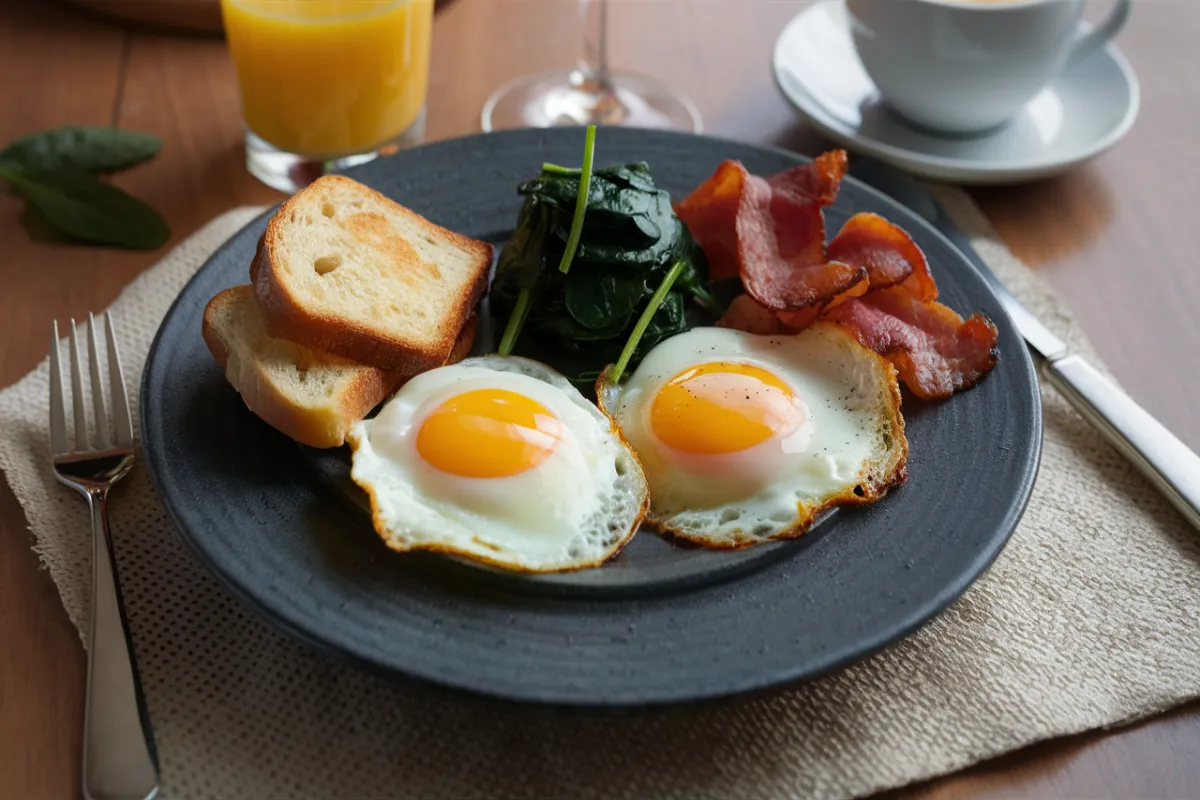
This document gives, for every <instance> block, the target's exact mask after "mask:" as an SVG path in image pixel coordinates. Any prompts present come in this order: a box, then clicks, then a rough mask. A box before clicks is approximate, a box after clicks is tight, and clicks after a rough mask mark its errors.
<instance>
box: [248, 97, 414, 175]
mask: <svg viewBox="0 0 1200 800" xmlns="http://www.w3.org/2000/svg"><path fill="white" fill-rule="evenodd" d="M424 138H425V109H421V112H420V114H418V115H417V118H416V120H415V121H414V122H413V123H412V125H410V126H409V127H408V129H407V130H405V131H404V132H403V133H401V134H399V135H398V136H394V137H392V138H391V139H389V140H388V141H386V142H383V143H381V144H379V145H377V146H376V147H373V148H371V149H370V150H367V151H365V152H362V153H346V154H342V155H337V156H307V155H301V154H299V153H289V152H287V151H286V150H280V149H279V148H278V147H275V146H274V145H273V144H271V143H270V142H268V141H266V140H265V139H263V138H261V137H260V136H257V135H255V134H254V132H253V131H250V130H247V131H246V169H247V170H249V171H250V174H251V175H253V176H254V177H256V178H258V179H259V180H260V181H262V182H263V183H265V184H266V185H267V186H270V187H271V188H272V189H278V190H279V191H281V192H286V193H288V194H292V193H294V192H298V191H300V190H301V189H303V188H304V187H305V186H307V185H308V184H310V183H312V182H313V181H315V180H316V179H317V178H319V177H321V176H322V175H328V174H330V173H332V172H339V171H341V170H344V169H346V168H348V167H354V166H357V165H359V164H365V163H367V162H368V161H372V160H374V159H376V158H378V157H379V156H384V155H390V154H392V153H394V152H396V151H398V150H405V149H407V148H409V147H414V146H416V145H418V144H420V143H421V142H422V141H423V140H424Z"/></svg>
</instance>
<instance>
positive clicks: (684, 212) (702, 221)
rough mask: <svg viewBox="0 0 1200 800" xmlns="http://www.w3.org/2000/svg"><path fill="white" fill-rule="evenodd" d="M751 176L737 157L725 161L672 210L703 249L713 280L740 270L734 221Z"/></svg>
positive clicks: (735, 275) (736, 219)
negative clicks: (735, 159) (736, 159)
mask: <svg viewBox="0 0 1200 800" xmlns="http://www.w3.org/2000/svg"><path fill="white" fill-rule="evenodd" d="M752 177H753V176H751V175H750V173H749V172H747V171H746V168H745V167H743V166H742V164H741V162H740V161H725V162H723V163H722V164H721V166H719V167H717V171H716V172H714V173H713V174H712V177H711V178H709V179H708V180H706V181H705V182H704V183H702V184H700V185H699V186H697V187H696V188H695V189H694V190H693V191H692V193H691V194H689V195H688V196H687V197H685V198H684V199H683V200H682V201H680V202H679V203H677V204H676V205H675V213H676V214H678V215H679V218H680V219H681V220H683V224H685V225H687V227H688V230H689V231H691V233H692V237H693V238H694V239H695V240H696V241H697V242H698V243H699V245H700V247H701V248H702V249H703V250H704V255H705V256H706V257H707V258H708V275H709V277H710V278H711V279H712V280H714V281H720V280H725V279H726V278H736V277H737V276H738V275H739V274H740V271H741V259H740V257H739V253H740V250H741V244H740V241H739V233H738V221H739V220H740V219H741V218H742V213H741V206H742V202H743V198H744V196H745V194H746V185H747V183H748V182H749V181H750V179H751V178H752ZM756 180H760V181H761V180H762V179H761V178H756Z"/></svg>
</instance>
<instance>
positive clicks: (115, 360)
mask: <svg viewBox="0 0 1200 800" xmlns="http://www.w3.org/2000/svg"><path fill="white" fill-rule="evenodd" d="M104 323H105V325H104V327H105V328H106V329H107V330H108V380H109V382H110V383H111V384H112V404H113V431H114V432H115V433H116V435H117V446H118V447H133V419H132V418H131V417H130V416H129V398H128V396H127V395H126V394H125V376H124V374H123V373H122V372H121V354H120V353H118V352H117V331H116V328H115V327H114V326H113V318H112V312H111V311H106V312H105V314H104Z"/></svg>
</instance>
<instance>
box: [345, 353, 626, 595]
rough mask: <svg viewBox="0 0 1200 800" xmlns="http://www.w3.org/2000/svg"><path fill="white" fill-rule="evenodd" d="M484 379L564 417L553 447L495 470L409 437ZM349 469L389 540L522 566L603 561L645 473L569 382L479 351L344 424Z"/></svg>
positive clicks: (535, 568) (533, 568)
mask: <svg viewBox="0 0 1200 800" xmlns="http://www.w3.org/2000/svg"><path fill="white" fill-rule="evenodd" d="M483 388H496V389H507V390H510V391H513V392H516V393H518V394H522V395H524V396H526V397H528V398H530V399H531V400H534V401H536V402H538V403H540V404H541V405H542V406H544V407H545V408H546V409H547V410H549V411H550V412H551V413H552V414H554V416H555V417H557V418H558V419H559V421H560V422H561V423H562V425H563V429H564V434H563V436H562V439H561V440H560V441H559V443H558V445H557V446H556V448H555V450H554V452H553V453H551V454H550V456H549V457H547V458H546V459H545V460H544V461H542V462H541V463H540V464H538V465H537V466H535V467H533V468H531V469H528V470H526V471H524V472H521V473H518V474H516V475H512V476H507V477H501V478H469V477H461V476H457V475H452V474H450V473H447V472H443V471H441V470H439V469H437V468H436V467H434V466H432V465H431V464H429V463H428V462H426V461H425V460H424V459H423V458H422V457H421V455H420V453H419V452H418V450H417V447H416V438H417V432H418V431H419V430H420V426H421V424H422V422H423V421H424V419H425V417H426V416H427V415H428V414H430V413H432V412H433V411H434V410H435V409H437V408H438V407H439V406H440V405H442V403H444V402H446V401H447V400H449V399H451V398H453V397H455V396H457V395H459V394H463V393H465V392H469V391H473V390H476V389H483ZM347 438H348V439H349V441H350V443H351V447H352V448H353V465H352V468H351V472H350V476H351V478H352V479H353V480H354V482H355V483H357V484H358V485H359V486H360V487H362V488H363V489H364V490H365V491H366V492H367V493H368V494H369V495H370V498H371V511H372V514H371V516H372V521H373V523H374V526H375V529H376V531H377V532H378V533H379V534H380V536H381V537H382V538H383V539H384V541H385V542H386V543H387V544H388V546H389V547H391V548H392V549H394V550H400V551H406V550H417V549H423V550H435V551H442V552H447V553H455V554H459V555H462V556H465V557H467V558H470V559H473V560H477V561H482V562H486V563H488V564H491V565H493V566H498V567H502V568H506V569H512V570H518V571H526V572H551V571H559V570H569V569H579V568H581V567H586V566H594V565H597V564H600V563H603V562H604V561H605V560H607V559H608V558H610V557H611V556H612V555H613V554H615V553H616V552H617V551H618V550H620V549H621V547H623V546H624V545H625V543H626V542H627V541H628V540H629V539H630V538H631V537H632V536H633V534H634V533H635V532H636V531H637V528H638V526H639V524H640V522H641V518H642V515H643V514H644V513H645V509H646V507H647V505H648V501H647V486H646V480H645V476H644V474H643V473H642V470H641V468H640V466H639V464H638V461H637V459H636V458H635V457H634V456H633V454H632V453H631V452H630V450H629V448H628V447H627V446H626V445H625V444H624V443H623V442H622V440H621V438H620V436H619V435H618V434H617V433H616V430H615V427H614V426H613V425H612V423H611V421H610V420H609V419H608V418H607V417H606V416H605V415H604V414H602V413H601V412H600V411H599V410H598V409H597V408H596V407H595V406H593V405H592V404H591V403H589V402H588V401H587V400H586V399H585V398H584V397H583V395H581V394H580V393H579V391H578V390H577V389H576V388H575V387H573V386H572V385H571V384H570V382H569V381H567V380H566V378H564V377H563V376H562V375H560V374H558V373H557V372H555V371H554V370H552V369H550V368H549V367H547V366H545V365H543V364H539V363H537V362H534V361H529V360H527V359H522V358H512V357H501V356H486V357H483V358H471V359H467V360H465V361H462V362H460V363H459V364H455V365H453V366H448V367H441V368H438V369H434V370H430V371H429V372H425V373H422V374H420V375H418V376H416V377H415V378H413V379H412V380H410V381H409V382H408V383H406V384H405V385H404V386H403V387H402V388H401V389H400V391H399V392H397V393H396V395H395V396H394V397H393V398H392V399H391V400H390V401H388V403H387V404H386V405H385V406H384V407H383V409H382V410H381V411H380V412H379V414H378V416H376V417H375V418H374V419H370V420H364V421H362V422H360V423H358V424H357V425H355V426H354V427H353V428H352V429H351V431H350V433H349V435H348V437H347Z"/></svg>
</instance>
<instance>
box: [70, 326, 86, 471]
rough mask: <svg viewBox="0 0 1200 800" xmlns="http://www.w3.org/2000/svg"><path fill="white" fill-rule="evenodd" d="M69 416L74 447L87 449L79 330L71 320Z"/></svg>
mask: <svg viewBox="0 0 1200 800" xmlns="http://www.w3.org/2000/svg"><path fill="white" fill-rule="evenodd" d="M71 411H72V414H71V417H72V418H73V419H74V420H75V449H76V450H87V449H88V433H87V410H86V409H85V408H84V406H83V370H81V369H80V367H79V332H78V331H77V330H76V329H75V320H74V319H72V320H71Z"/></svg>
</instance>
